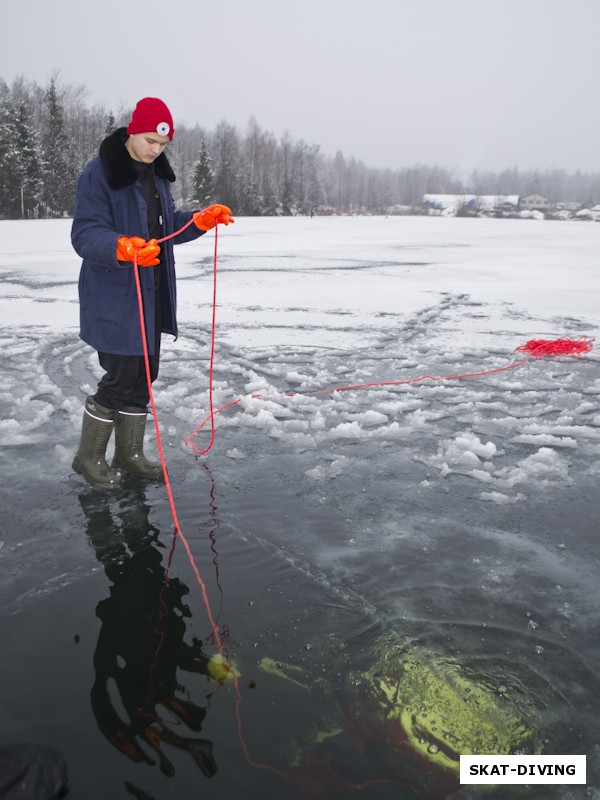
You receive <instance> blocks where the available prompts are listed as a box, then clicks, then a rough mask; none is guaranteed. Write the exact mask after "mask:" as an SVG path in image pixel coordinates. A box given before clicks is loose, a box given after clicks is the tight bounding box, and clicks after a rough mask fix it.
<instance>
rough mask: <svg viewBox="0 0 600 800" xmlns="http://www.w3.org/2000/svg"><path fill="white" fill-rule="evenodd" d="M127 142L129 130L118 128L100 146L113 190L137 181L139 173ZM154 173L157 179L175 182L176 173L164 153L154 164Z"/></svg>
mask: <svg viewBox="0 0 600 800" xmlns="http://www.w3.org/2000/svg"><path fill="white" fill-rule="evenodd" d="M126 141H127V130H126V129H125V128H117V130H116V131H115V132H114V133H111V134H110V136H107V137H106V139H105V140H104V141H103V142H102V144H101V145H100V160H101V162H102V166H103V167H104V174H105V175H106V180H107V181H108V185H109V186H110V188H111V189H124V188H125V187H126V186H131V185H132V184H134V183H135V182H136V180H137V172H136V170H135V167H134V165H133V162H132V159H131V156H130V155H129V153H128V151H127V148H126V147H125V142H126ZM154 171H155V173H156V177H157V178H166V179H167V180H168V181H171V183H173V181H174V180H175V173H174V172H173V170H172V169H171V165H170V164H169V161H168V159H167V157H166V155H165V154H164V153H161V154H160V155H159V157H158V158H157V159H156V161H155V162H154Z"/></svg>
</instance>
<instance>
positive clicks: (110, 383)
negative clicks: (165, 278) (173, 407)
mask: <svg viewBox="0 0 600 800" xmlns="http://www.w3.org/2000/svg"><path fill="white" fill-rule="evenodd" d="M161 271H162V265H161V266H158V267H155V268H154V298H155V305H154V321H155V328H154V342H155V355H153V356H149V361H150V379H151V382H152V383H154V381H155V380H156V378H157V376H158V364H159V361H160V335H161V331H162V308H161V284H162V272H161ZM98 359H99V361H100V366H101V367H102V368H103V369H105V370H106V374H105V375H103V376H102V378H101V380H100V382H99V383H98V391H97V392H96V395H95V398H94V399H95V400H96V402H97V403H100V405H101V406H104V407H105V408H111V409H119V408H123V406H138V407H139V408H146V406H147V405H148V403H149V402H150V393H149V392H148V380H147V378H146V365H145V363H144V356H118V355H115V354H114V353H98Z"/></svg>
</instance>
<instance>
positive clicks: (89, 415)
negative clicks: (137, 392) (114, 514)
mask: <svg viewBox="0 0 600 800" xmlns="http://www.w3.org/2000/svg"><path fill="white" fill-rule="evenodd" d="M116 413H117V412H116V411H113V410H112V409H110V408H105V407H104V406H101V405H100V404H99V403H97V402H96V401H95V400H94V398H93V397H92V396H90V397H88V398H87V400H86V401H85V409H84V412H83V425H82V428H81V441H80V442H79V450H78V451H77V453H76V455H75V458H74V459H73V469H74V470H75V472H77V473H79V475H83V476H84V478H86V479H87V480H88V482H89V483H91V484H92V486H97V487H98V488H99V489H118V488H120V486H121V482H122V481H121V475H120V473H119V472H117V471H116V470H114V469H112V468H111V467H109V466H108V464H107V463H106V447H107V445H108V440H109V439H110V436H111V434H112V431H113V427H114V425H115V416H116Z"/></svg>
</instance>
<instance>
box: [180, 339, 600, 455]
mask: <svg viewBox="0 0 600 800" xmlns="http://www.w3.org/2000/svg"><path fill="white" fill-rule="evenodd" d="M593 341H594V339H593V338H591V337H589V336H580V337H579V339H568V338H566V337H563V338H559V339H530V340H529V341H528V342H526V343H525V344H523V345H521V346H520V347H517V348H516V350H515V352H525V353H528V355H527V356H526V357H525V358H522V359H521V360H520V361H516V362H514V363H513V364H507V365H505V366H503V367H495V368H494V369H485V370H481V371H479V372H463V373H461V374H458V375H446V376H444V377H439V376H437V375H421V376H419V377H418V378H406V379H405V380H401V381H376V382H373V383H355V384H352V385H350V386H335V387H333V388H330V389H315V390H312V391H306V392H286V393H285V397H295V396H298V395H301V396H304V397H310V396H314V395H318V394H332V393H333V392H347V391H350V390H353V389H375V388H380V387H382V386H406V385H407V384H411V383H420V382H421V381H427V380H429V381H454V380H460V379H463V378H478V377H481V376H482V375H493V374H495V373H497V372H505V371H507V370H510V369H516V368H517V367H522V366H523V365H524V364H527V363H528V362H529V361H531V360H532V359H540V358H544V357H545V356H547V357H559V356H570V357H571V358H581V356H582V355H583V354H584V353H588V352H589V351H590V350H591V349H592V342H593ZM211 369H212V362H211ZM249 396H250V397H252V398H258V397H263V395H262V394H252V395H249ZM267 396H268V395H267ZM242 400H243V398H242V397H238V399H237V400H231V401H230V402H229V403H225V405H223V406H221V407H220V408H218V409H217V410H216V411H214V410H213V408H212V397H211V406H210V414H209V415H208V417H206V419H204V420H203V421H202V422H201V423H200V424H199V425H198V426H197V427H196V428H194V430H193V431H192V432H191V433H190V435H189V436H188V437H187V438H186V439H185V443H186V445H188V446H189V447H191V448H192V449H193V450H194V451H195V452H196V453H198V454H199V455H203V454H204V453H206V452H207V451H208V450H209V449H210V447H212V444H213V442H214V438H215V435H214V418H215V416H216V415H217V414H220V413H221V411H224V410H225V409H226V408H229V407H230V406H234V405H237V404H238V403H241V401H242ZM209 420H210V421H211V428H212V436H211V443H210V445H209V446H208V447H207V448H206V449H205V450H202V451H200V450H198V449H197V448H196V447H195V445H194V443H193V442H192V439H193V438H194V437H195V436H196V434H197V433H198V432H199V431H200V430H202V428H203V427H204V426H205V425H206V423H207V422H208V421H209Z"/></svg>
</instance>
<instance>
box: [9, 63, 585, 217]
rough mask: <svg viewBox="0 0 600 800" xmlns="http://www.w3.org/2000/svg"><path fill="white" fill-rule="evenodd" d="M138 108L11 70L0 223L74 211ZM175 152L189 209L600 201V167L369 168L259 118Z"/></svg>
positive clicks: (179, 195)
mask: <svg viewBox="0 0 600 800" xmlns="http://www.w3.org/2000/svg"><path fill="white" fill-rule="evenodd" d="M130 113H131V109H124V108H121V109H119V110H117V111H113V110H110V109H107V108H105V107H104V106H100V105H93V106H90V105H89V104H88V103H87V102H86V89H85V87H84V86H70V85H63V84H62V83H61V82H60V81H59V79H58V76H57V75H54V76H52V77H51V78H50V79H49V81H48V83H47V84H46V85H45V86H40V85H39V84H37V83H36V82H33V81H28V80H26V79H25V78H23V77H19V78H17V79H15V80H14V81H13V83H12V84H11V85H8V84H7V83H6V82H5V81H4V80H3V79H2V78H1V77H0V219H33V218H47V217H69V216H71V215H72V213H73V203H74V198H75V186H76V182H77V177H78V175H79V173H80V171H81V169H82V167H83V166H84V164H85V163H86V162H87V161H88V160H89V159H90V158H91V157H92V156H93V155H95V154H96V153H97V151H98V146H99V144H100V142H101V141H102V139H103V138H104V137H105V136H106V135H108V134H109V133H110V132H111V131H113V130H114V129H115V128H117V127H119V126H121V125H125V124H126V123H127V120H128V119H129V117H130ZM168 158H169V161H170V162H171V164H172V166H173V169H174V171H175V174H176V175H177V181H176V183H175V184H174V187H173V190H174V191H173V193H174V196H175V200H176V202H177V204H178V205H179V206H181V207H188V208H197V207H201V206H205V205H208V204H209V203H211V202H216V201H219V202H222V203H226V204H227V205H229V206H231V208H232V209H234V211H235V213H236V214H238V215H255V216H272V215H290V214H312V213H328V212H329V213H386V212H387V210H388V209H389V208H390V207H392V206H399V205H403V206H407V207H418V206H420V205H421V202H422V199H423V195H424V194H460V193H464V192H471V193H474V194H488V195H510V194H517V195H525V194H528V193H530V192H534V191H535V192H539V193H540V194H543V195H545V196H546V197H548V198H549V199H550V201H551V202H553V203H558V202H577V203H580V204H582V205H590V206H591V205H594V204H596V203H600V173H585V172H581V171H577V172H575V173H567V172H566V171H565V170H563V169H552V170H546V171H539V170H528V171H520V170H518V169H517V168H516V167H513V168H511V169H505V170H502V171H499V172H492V171H474V172H473V173H471V175H469V176H468V177H467V178H465V177H464V176H463V177H462V178H459V177H458V176H457V175H456V174H455V171H454V170H452V169H449V168H445V167H440V166H427V165H423V164H418V165H415V166H412V167H406V168H402V169H381V168H371V167H368V166H366V165H365V164H364V163H363V162H362V161H360V160H359V159H356V158H354V157H347V156H345V155H344V154H343V153H342V152H341V151H338V152H337V153H336V154H335V155H334V156H329V155H325V154H323V153H322V152H321V151H320V147H319V145H315V144H307V143H306V142H304V141H302V140H298V139H294V138H293V137H292V136H291V134H290V133H288V132H285V133H284V134H283V135H282V136H281V137H279V138H276V137H275V136H274V135H273V134H272V133H270V132H268V131H265V130H263V129H261V128H260V126H259V124H258V122H257V121H256V120H255V119H254V118H252V119H250V121H249V122H248V125H247V127H246V130H245V131H243V132H240V131H239V130H238V129H237V128H236V127H235V126H234V125H232V124H230V123H228V122H227V121H225V120H222V121H221V122H220V123H219V124H218V125H217V126H216V127H215V128H214V129H213V130H208V129H206V128H202V127H200V126H199V125H196V126H194V127H186V126H183V125H178V126H177V135H176V136H175V138H174V140H173V142H172V143H171V144H170V145H169V150H168Z"/></svg>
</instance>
